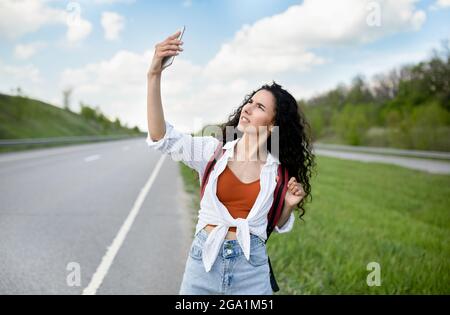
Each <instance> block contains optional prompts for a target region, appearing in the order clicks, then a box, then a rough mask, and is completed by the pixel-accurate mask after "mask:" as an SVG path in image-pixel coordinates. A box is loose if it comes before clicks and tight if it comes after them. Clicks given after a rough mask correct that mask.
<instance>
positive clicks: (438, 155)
mask: <svg viewBox="0 0 450 315" xmlns="http://www.w3.org/2000/svg"><path fill="white" fill-rule="evenodd" d="M313 148H315V149H319V150H320V149H324V150H334V151H336V150H337V151H349V152H362V153H376V154H385V155H401V156H410V157H418V158H434V159H443V160H450V152H441V151H419V150H402V149H394V148H380V147H362V146H351V145H340V144H327V143H314V144H313Z"/></svg>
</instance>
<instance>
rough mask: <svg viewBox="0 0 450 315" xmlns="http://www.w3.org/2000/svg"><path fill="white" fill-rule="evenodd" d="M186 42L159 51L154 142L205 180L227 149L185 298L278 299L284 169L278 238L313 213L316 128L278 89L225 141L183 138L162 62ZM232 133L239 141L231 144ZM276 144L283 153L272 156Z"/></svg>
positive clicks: (239, 114)
mask: <svg viewBox="0 0 450 315" xmlns="http://www.w3.org/2000/svg"><path fill="white" fill-rule="evenodd" d="M178 35H179V32H177V33H175V34H173V35H171V36H169V37H168V38H167V39H166V40H164V41H163V42H161V43H158V44H157V45H156V46H155V54H154V56H153V60H152V63H151V66H150V69H149V71H148V98H147V115H148V116H147V118H148V131H149V132H148V137H147V139H146V142H147V143H148V145H149V146H150V147H153V148H154V149H157V150H159V151H161V152H162V153H166V154H170V155H171V156H172V158H174V157H175V156H177V157H181V160H182V161H183V162H184V163H185V164H186V165H188V166H189V167H191V168H192V169H194V170H196V171H197V172H198V174H199V178H200V179H202V177H203V174H204V172H205V168H206V165H207V163H208V161H209V160H210V159H211V157H212V156H213V154H214V152H215V150H216V148H217V147H218V146H219V144H222V145H223V149H225V151H224V154H223V156H222V157H221V158H220V159H218V160H217V162H216V164H215V165H214V168H213V170H212V171H211V173H210V175H209V179H208V182H207V185H206V187H205V191H204V194H203V198H202V200H201V203H200V207H201V208H200V210H199V215H198V223H197V226H196V232H195V238H194V240H193V242H192V245H191V248H190V251H189V256H188V260H187V262H186V267H185V272H184V275H183V280H182V284H181V288H180V292H179V293H180V294H197V295H198V294H272V288H271V283H270V269H269V264H268V258H267V250H266V245H265V240H266V239H267V235H266V227H267V221H268V220H267V214H268V212H269V210H270V207H271V205H272V202H273V199H274V197H273V193H274V189H275V186H276V183H277V180H278V177H277V170H278V165H279V164H280V163H281V164H282V165H283V166H285V167H286V168H287V170H288V173H289V174H290V176H292V177H291V178H290V180H289V185H288V191H287V193H286V196H285V198H284V206H283V210H282V214H281V217H280V219H279V221H278V224H277V226H275V231H276V232H278V233H285V232H289V231H290V230H291V229H292V227H293V223H294V215H293V213H292V212H293V210H294V209H295V208H296V207H298V208H299V209H300V210H301V214H300V217H301V216H303V214H304V212H305V210H304V208H303V204H304V201H305V199H306V198H305V197H307V196H309V195H310V191H311V187H310V183H309V179H310V177H311V171H312V168H313V166H314V155H313V154H312V152H311V151H312V150H311V142H310V136H309V125H308V123H307V121H306V120H305V117H304V115H303V113H301V111H300V109H299V108H298V106H297V102H296V100H295V98H294V97H293V96H292V95H291V94H289V93H288V92H287V91H286V90H284V89H282V88H281V86H280V85H278V84H276V83H275V82H273V84H272V85H264V86H262V87H261V88H259V89H258V90H256V91H253V92H252V93H251V94H249V95H247V96H246V98H245V100H244V102H243V104H242V105H241V106H240V107H239V108H238V109H237V110H236V111H235V112H234V113H233V114H231V115H230V117H229V119H228V122H226V123H224V124H223V125H221V128H220V131H221V133H222V141H220V140H219V139H217V138H215V137H212V136H203V137H198V136H197V137H193V136H191V135H189V134H185V133H181V132H179V131H178V130H176V129H175V128H174V127H173V126H172V125H171V124H170V123H169V122H167V121H166V120H165V119H164V112H163V108H162V104H161V91H160V82H161V73H162V70H163V69H162V67H161V64H162V59H163V58H164V57H165V56H173V55H178V51H182V50H183V49H182V48H181V45H182V42H181V41H179V40H177V36H178ZM230 128H231V129H232V130H231V131H232V133H233V134H237V135H238V137H237V138H236V139H234V137H233V140H230V139H227V134H228V132H229V131H230ZM274 139H275V140H276V141H278V143H279V145H278V148H279V149H278V150H276V149H275V148H271V144H272V143H273V141H272V140H274ZM227 140H229V141H227ZM276 151H278V152H276Z"/></svg>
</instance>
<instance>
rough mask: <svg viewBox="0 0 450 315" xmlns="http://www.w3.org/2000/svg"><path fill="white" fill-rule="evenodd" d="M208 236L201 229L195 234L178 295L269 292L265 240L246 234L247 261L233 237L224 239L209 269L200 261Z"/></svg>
mask: <svg viewBox="0 0 450 315" xmlns="http://www.w3.org/2000/svg"><path fill="white" fill-rule="evenodd" d="M207 237H208V233H207V232H206V231H205V230H201V231H199V232H198V233H197V235H196V236H195V238H194V240H193V242H192V245H191V248H190V250H189V256H188V259H187V262H186V267H185V270H184V275H183V280H182V283H181V287H180V292H179V294H182V295H201V294H214V295H217V294H241V295H260V294H261V295H262V294H272V287H271V285H270V268H269V263H268V257H267V249H266V244H265V242H264V241H263V240H262V239H261V238H259V237H258V236H256V235H253V234H250V260H247V259H246V258H245V256H244V252H243V251H242V249H241V247H240V245H239V243H238V241H237V240H226V239H225V240H224V241H223V243H222V245H221V248H220V250H219V254H218V255H217V258H216V260H215V262H214V264H213V266H212V268H211V270H210V271H209V272H206V270H205V267H204V266H203V261H202V247H203V244H204V243H205V241H206V238H207Z"/></svg>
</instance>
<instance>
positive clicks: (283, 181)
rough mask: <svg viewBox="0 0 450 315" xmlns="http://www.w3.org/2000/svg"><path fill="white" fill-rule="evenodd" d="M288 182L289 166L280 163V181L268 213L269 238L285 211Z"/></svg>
mask: <svg viewBox="0 0 450 315" xmlns="http://www.w3.org/2000/svg"><path fill="white" fill-rule="evenodd" d="M288 182H289V174H288V171H287V168H285V167H283V166H282V165H281V164H280V165H278V181H277V185H276V186H275V190H274V193H273V195H274V196H273V203H272V207H271V208H270V210H269V213H268V215H267V219H268V222H267V230H266V232H267V239H269V236H270V234H271V233H272V231H273V230H274V229H275V226H276V225H277V223H278V220H279V219H280V216H281V213H282V212H283V205H284V197H285V196H286V192H287V188H288V186H287V184H288Z"/></svg>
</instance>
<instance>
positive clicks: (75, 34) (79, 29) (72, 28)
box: [66, 17, 92, 43]
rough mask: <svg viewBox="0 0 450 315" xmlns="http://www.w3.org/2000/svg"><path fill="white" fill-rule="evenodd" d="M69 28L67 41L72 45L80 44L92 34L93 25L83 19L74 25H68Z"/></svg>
mask: <svg viewBox="0 0 450 315" xmlns="http://www.w3.org/2000/svg"><path fill="white" fill-rule="evenodd" d="M67 26H68V28H67V33H66V39H67V40H68V41H69V42H70V43H76V42H79V41H81V40H83V39H85V38H86V37H87V36H88V35H89V34H90V33H91V32H92V24H91V23H90V22H89V21H87V20H85V19H83V18H81V17H80V18H77V19H76V20H75V21H74V22H72V23H68V25H67Z"/></svg>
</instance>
